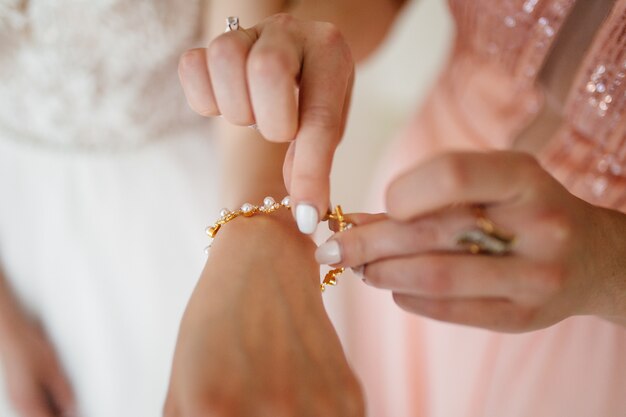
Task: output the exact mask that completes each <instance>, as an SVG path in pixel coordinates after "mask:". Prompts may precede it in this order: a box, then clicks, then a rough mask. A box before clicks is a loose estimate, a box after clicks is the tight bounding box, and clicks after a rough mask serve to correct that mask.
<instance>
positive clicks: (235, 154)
mask: <svg viewBox="0 0 626 417" xmlns="http://www.w3.org/2000/svg"><path fill="white" fill-rule="evenodd" d="M217 131H218V135H219V137H220V139H219V145H220V156H221V161H222V162H221V164H222V178H223V181H222V183H221V184H222V189H221V190H220V196H221V198H223V200H224V204H225V205H226V206H227V207H228V208H231V209H234V208H237V207H239V206H240V205H241V204H242V203H244V202H250V203H254V204H260V202H261V201H263V198H264V197H265V196H272V197H274V198H276V199H277V200H279V201H280V199H282V198H283V197H284V196H285V195H286V194H287V191H286V188H285V185H284V181H283V172H282V167H283V161H284V159H285V152H286V150H287V145H285V144H275V143H271V142H268V141H266V140H264V139H263V138H262V137H261V136H260V134H259V133H258V132H257V131H256V130H254V129H251V128H245V127H238V126H230V125H228V124H227V123H226V122H224V121H223V120H220V121H219V122H218V128H217Z"/></svg>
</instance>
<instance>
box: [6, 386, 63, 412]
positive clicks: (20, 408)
mask: <svg viewBox="0 0 626 417" xmlns="http://www.w3.org/2000/svg"><path fill="white" fill-rule="evenodd" d="M12 403H13V407H14V408H15V410H16V411H17V412H18V413H19V415H20V416H23V417H58V416H57V415H56V412H55V411H54V409H53V407H52V406H51V404H50V402H49V401H48V398H47V397H46V393H45V391H44V389H43V388H42V387H32V391H31V392H29V393H26V392H21V393H20V394H19V395H17V396H14V398H13V399H12Z"/></svg>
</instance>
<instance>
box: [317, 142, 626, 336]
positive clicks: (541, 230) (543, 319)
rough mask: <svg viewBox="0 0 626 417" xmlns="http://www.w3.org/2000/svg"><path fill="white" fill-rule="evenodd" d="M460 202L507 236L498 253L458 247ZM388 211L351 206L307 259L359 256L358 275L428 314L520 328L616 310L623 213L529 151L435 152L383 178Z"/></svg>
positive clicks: (623, 310) (623, 305) (616, 316)
mask: <svg viewBox="0 0 626 417" xmlns="http://www.w3.org/2000/svg"><path fill="white" fill-rule="evenodd" d="M471 204H480V205H484V206H486V216H487V217H488V218H489V219H491V220H492V221H493V222H494V223H495V225H497V227H499V228H501V229H504V230H506V231H508V232H511V233H513V234H514V235H515V236H516V239H515V241H514V243H513V247H512V252H511V253H510V254H509V255H506V256H486V255H473V254H470V253H467V252H466V251H464V250H463V249H462V248H461V247H459V246H458V245H457V240H458V237H459V235H460V234H462V233H463V232H464V231H467V230H470V229H475V228H476V217H474V215H473V214H472V210H471V209H470V207H469V205H471ZM387 209H388V212H389V213H388V217H387V216H380V215H379V216H376V217H368V216H363V215H361V216H356V217H355V220H356V222H357V223H360V224H361V225H360V226H359V227H356V228H353V229H351V230H349V231H347V232H344V233H341V234H339V235H337V236H335V237H334V238H332V240H331V241H329V243H326V244H325V245H322V246H321V247H320V248H319V249H318V251H317V253H316V256H317V258H318V261H320V262H321V263H330V264H335V265H341V266H349V267H355V268H356V267H358V266H362V265H365V268H364V270H363V273H364V279H365V282H366V283H368V284H369V285H372V286H374V287H378V288H384V289H388V290H391V291H392V292H393V296H394V300H395V301H396V303H397V304H398V305H399V306H401V307H402V308H404V309H406V310H408V311H410V312H413V313H417V314H420V315H424V316H428V317H431V318H434V319H437V320H443V321H448V322H455V323H461V324H467V325H472V326H479V327H484V328H488V329H494V330H499V331H508V332H523V331H529V330H533V329H539V328H544V327H547V326H550V325H552V324H554V323H557V322H559V321H561V320H563V319H565V318H567V317H569V316H573V315H587V314H593V315H598V316H603V317H606V318H610V319H612V320H614V321H620V320H622V321H623V320H624V319H625V318H626V302H625V300H626V272H625V271H626V265H625V263H626V257H625V256H624V253H626V239H624V236H626V216H624V215H623V214H622V213H617V212H613V211H610V210H606V209H602V208H598V207H594V206H591V205H590V204H588V203H586V202H584V201H582V200H580V199H578V198H576V197H575V196H573V195H572V194H570V193H569V192H568V191H567V190H566V189H565V188H564V187H563V186H562V185H560V184H559V183H558V182H557V181H556V180H555V179H553V178H552V177H551V176H550V175H549V174H548V173H547V172H546V171H544V170H543V169H542V168H541V166H540V165H539V164H538V163H537V162H536V160H535V159H534V158H533V157H531V156H530V155H527V154H523V153H515V152H494V153H489V154H479V153H451V154H446V155H443V156H440V157H437V158H436V159H433V160H431V161H429V162H427V163H425V164H423V165H421V166H419V167H417V168H415V169H414V170H413V171H411V172H409V173H407V174H406V175H404V176H402V177H400V178H398V179H397V180H396V181H395V182H393V183H392V184H391V186H390V187H389V189H388V192H387ZM623 322H626V321H623Z"/></svg>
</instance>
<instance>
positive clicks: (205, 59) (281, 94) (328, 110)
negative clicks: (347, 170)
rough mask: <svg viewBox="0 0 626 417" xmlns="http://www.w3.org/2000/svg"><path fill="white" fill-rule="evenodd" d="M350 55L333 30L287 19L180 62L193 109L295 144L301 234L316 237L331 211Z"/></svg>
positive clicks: (291, 154) (232, 35)
mask: <svg viewBox="0 0 626 417" xmlns="http://www.w3.org/2000/svg"><path fill="white" fill-rule="evenodd" d="M353 73H354V63H353V60H352V57H351V53H350V48H349V47H348V45H347V43H346V42H345V40H344V39H343V37H342V36H341V34H340V32H339V30H338V29H337V28H336V27H335V26H333V25H332V24H330V23H322V22H310V21H301V20H298V19H296V18H294V17H291V16H290V15H288V14H279V15H275V16H272V17H270V18H268V19H266V20H264V21H262V22H261V23H260V24H258V25H256V26H254V27H251V28H248V29H241V30H237V31H232V32H228V33H225V34H223V35H221V36H219V37H217V38H216V39H215V40H213V42H211V44H210V45H209V47H208V48H206V49H193V50H190V51H188V52H186V53H185V54H184V55H183V56H182V57H181V59H180V65H179V74H180V78H181V83H182V85H183V88H184V90H185V94H186V96H187V100H188V102H189V105H190V106H191V108H192V109H194V110H195V111H196V112H198V113H199V114H202V115H204V116H216V115H222V116H223V117H224V118H225V119H226V120H228V121H229V122H231V123H233V124H236V125H242V126H250V125H256V126H257V127H258V129H259V131H260V132H261V134H262V135H263V136H264V137H265V138H267V139H268V140H270V141H275V142H288V141H293V142H292V144H291V147H290V149H289V151H288V152H287V156H286V159H285V162H284V168H283V171H284V178H285V183H286V186H287V189H288V190H289V192H290V194H291V197H292V200H293V202H294V205H295V206H296V219H297V221H298V226H299V228H300V230H301V231H302V232H304V233H312V232H313V231H314V229H315V226H317V223H318V221H319V219H320V216H321V215H323V214H325V213H326V210H327V209H328V207H329V175H330V170H331V165H332V159H333V155H334V152H335V149H336V147H337V145H338V144H339V141H340V139H341V136H342V135H343V130H344V125H345V119H346V115H347V113H348V107H349V101H350V94H351V89H352V83H353V75H354V74H353Z"/></svg>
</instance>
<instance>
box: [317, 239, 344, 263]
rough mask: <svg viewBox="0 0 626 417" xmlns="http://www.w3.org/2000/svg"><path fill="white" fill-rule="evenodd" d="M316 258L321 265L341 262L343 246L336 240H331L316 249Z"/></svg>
mask: <svg viewBox="0 0 626 417" xmlns="http://www.w3.org/2000/svg"><path fill="white" fill-rule="evenodd" d="M315 260H316V261H317V263H318V264H320V265H334V264H338V263H339V262H341V247H340V246H339V242H337V241H336V240H329V241H328V242H326V243H324V244H323V245H321V246H320V247H319V248H317V250H316V251H315Z"/></svg>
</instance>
